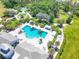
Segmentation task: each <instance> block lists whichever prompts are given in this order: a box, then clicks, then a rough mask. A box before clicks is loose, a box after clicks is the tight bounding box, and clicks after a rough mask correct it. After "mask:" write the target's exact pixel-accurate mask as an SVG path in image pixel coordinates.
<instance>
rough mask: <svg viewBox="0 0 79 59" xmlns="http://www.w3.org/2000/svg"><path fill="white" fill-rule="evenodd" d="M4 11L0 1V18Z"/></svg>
mask: <svg viewBox="0 0 79 59" xmlns="http://www.w3.org/2000/svg"><path fill="white" fill-rule="evenodd" d="M5 10H6V9H5V8H4V5H3V4H2V3H1V1H0V16H2V15H3V13H4V11H5Z"/></svg>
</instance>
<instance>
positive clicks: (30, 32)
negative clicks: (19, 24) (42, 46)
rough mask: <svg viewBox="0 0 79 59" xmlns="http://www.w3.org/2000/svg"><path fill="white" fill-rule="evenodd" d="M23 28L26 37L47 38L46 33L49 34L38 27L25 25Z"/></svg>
mask: <svg viewBox="0 0 79 59" xmlns="http://www.w3.org/2000/svg"><path fill="white" fill-rule="evenodd" d="M22 29H23V31H24V33H25V35H26V37H28V38H30V39H32V38H39V37H41V38H45V37H46V35H47V32H45V31H42V32H40V30H39V29H36V28H33V27H32V28H31V27H30V26H25V27H23V28H22Z"/></svg>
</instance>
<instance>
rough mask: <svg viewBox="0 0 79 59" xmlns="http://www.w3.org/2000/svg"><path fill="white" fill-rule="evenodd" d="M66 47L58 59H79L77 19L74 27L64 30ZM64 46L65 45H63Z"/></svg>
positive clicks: (69, 26) (78, 22)
mask: <svg viewBox="0 0 79 59" xmlns="http://www.w3.org/2000/svg"><path fill="white" fill-rule="evenodd" d="M64 36H65V39H64V40H65V41H66V42H65V45H64V46H63V47H64V48H63V47H62V48H63V52H62V53H61V55H60V56H59V55H58V56H57V58H56V59H79V18H78V17H77V18H76V17H75V18H74V22H73V24H72V25H68V26H67V27H65V29H64ZM63 44H64V43H63Z"/></svg>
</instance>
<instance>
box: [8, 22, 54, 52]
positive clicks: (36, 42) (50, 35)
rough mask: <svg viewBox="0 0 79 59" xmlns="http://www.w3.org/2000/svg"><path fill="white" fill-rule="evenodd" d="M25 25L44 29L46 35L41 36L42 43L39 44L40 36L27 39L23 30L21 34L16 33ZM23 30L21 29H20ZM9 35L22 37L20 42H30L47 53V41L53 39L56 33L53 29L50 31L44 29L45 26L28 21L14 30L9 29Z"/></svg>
mask: <svg viewBox="0 0 79 59" xmlns="http://www.w3.org/2000/svg"><path fill="white" fill-rule="evenodd" d="M26 25H28V26H31V27H34V28H37V29H41V30H42V31H45V32H47V33H48V34H47V35H46V37H45V38H42V39H43V43H42V44H39V39H40V38H34V39H32V40H31V39H28V38H27V37H26V36H25V33H24V32H22V33H21V34H18V32H19V31H20V30H22V28H23V27H25V26H26ZM22 31H23V30H22ZM9 33H10V34H11V35H13V36H17V38H19V39H22V40H21V41H20V43H22V42H25V41H26V42H27V43H30V44H31V45H33V46H34V47H37V48H39V49H41V50H42V51H45V52H47V53H48V47H47V43H48V42H49V41H52V40H53V38H54V35H55V34H56V32H55V31H54V32H51V31H49V30H46V29H45V28H40V26H38V27H37V26H35V25H30V24H29V23H25V24H22V25H21V26H20V27H19V28H17V29H16V30H14V31H11V32H9Z"/></svg>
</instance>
